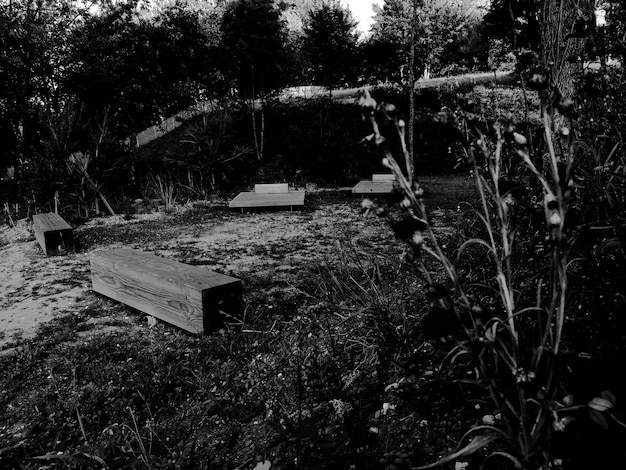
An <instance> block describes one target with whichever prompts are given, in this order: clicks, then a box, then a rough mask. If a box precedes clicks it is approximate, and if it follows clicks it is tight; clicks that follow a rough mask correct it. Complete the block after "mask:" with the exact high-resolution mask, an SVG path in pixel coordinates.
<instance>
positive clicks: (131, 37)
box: [66, 3, 219, 140]
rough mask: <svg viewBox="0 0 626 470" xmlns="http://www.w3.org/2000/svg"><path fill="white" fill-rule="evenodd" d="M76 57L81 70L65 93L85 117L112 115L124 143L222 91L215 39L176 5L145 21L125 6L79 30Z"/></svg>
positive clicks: (74, 45)
mask: <svg viewBox="0 0 626 470" xmlns="http://www.w3.org/2000/svg"><path fill="white" fill-rule="evenodd" d="M72 54H73V55H74V56H75V58H76V60H77V61H79V65H78V66H76V67H74V68H73V73H72V74H71V76H70V78H69V80H68V83H67V85H66V89H67V90H68V92H71V93H73V94H74V95H76V96H77V97H78V99H79V100H80V102H81V103H83V105H84V106H85V113H86V114H87V117H88V118H91V119H96V120H98V116H99V115H102V114H103V113H105V112H109V113H110V114H111V116H109V119H110V121H111V123H112V125H113V127H112V129H111V130H110V132H111V133H112V135H113V136H114V137H115V138H116V139H119V140H124V139H125V138H127V137H128V135H129V134H133V133H135V132H139V131H141V130H143V129H145V128H146V127H149V126H151V125H152V124H154V123H155V122H158V121H160V119H163V118H165V117H167V116H170V115H172V114H174V113H175V112H178V111H180V110H182V109H185V108H187V107H188V106H189V105H191V104H195V103H196V102H197V101H199V100H200V99H206V97H207V95H209V94H211V93H213V92H215V91H217V90H219V80H218V81H217V84H216V83H211V81H214V80H215V78H217V75H216V74H215V73H214V71H213V70H214V68H215V66H216V64H215V60H213V63H211V61H212V57H214V54H213V52H212V49H211V47H210V38H209V37H207V35H206V31H205V29H204V27H203V25H202V24H201V23H200V20H199V17H198V15H197V14H196V13H194V12H192V11H188V10H183V9H182V8H180V7H179V6H174V7H172V8H170V9H166V10H164V11H163V12H162V13H160V14H159V15H158V16H156V17H154V18H151V19H140V18H137V13H136V11H135V10H134V9H133V8H132V7H131V6H129V5H128V4H124V3H122V4H120V6H119V7H115V8H113V9H112V10H111V11H109V12H108V13H107V14H105V15H102V16H94V17H91V18H89V20H88V21H87V22H86V24H85V25H84V26H83V27H82V28H80V29H79V30H77V31H76V32H75V34H74V38H73V41H72ZM107 110H108V111H107ZM100 120H101V118H100Z"/></svg>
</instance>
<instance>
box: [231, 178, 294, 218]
mask: <svg viewBox="0 0 626 470" xmlns="http://www.w3.org/2000/svg"><path fill="white" fill-rule="evenodd" d="M305 195H306V191H290V190H289V185H288V184H287V183H276V184H255V185H254V191H244V192H241V193H239V194H238V195H237V196H236V197H235V198H234V199H233V200H231V201H230V202H229V203H228V207H230V208H234V209H241V212H242V213H243V211H244V209H246V208H260V207H289V208H290V209H291V210H293V208H294V207H302V206H304V198H305Z"/></svg>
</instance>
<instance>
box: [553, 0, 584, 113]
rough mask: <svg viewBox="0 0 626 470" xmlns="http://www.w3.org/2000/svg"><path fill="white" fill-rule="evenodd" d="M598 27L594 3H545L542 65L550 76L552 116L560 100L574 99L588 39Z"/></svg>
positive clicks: (561, 0)
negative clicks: (596, 26)
mask: <svg viewBox="0 0 626 470" xmlns="http://www.w3.org/2000/svg"><path fill="white" fill-rule="evenodd" d="M594 26H595V15H594V0H543V4H542V7H541V62H542V65H543V66H544V68H545V70H546V72H547V73H548V77H547V78H548V84H549V86H548V92H547V93H546V94H544V96H543V97H542V99H543V103H542V104H543V105H544V109H546V111H547V112H548V113H549V114H550V115H552V114H553V113H554V107H555V105H557V104H558V102H559V101H560V100H562V99H563V100H567V99H574V98H575V92H576V78H577V77H578V76H579V74H580V73H581V72H582V65H583V64H582V59H583V57H582V56H583V52H584V48H585V44H586V41H587V37H588V35H589V34H591V30H592V29H593V27H594Z"/></svg>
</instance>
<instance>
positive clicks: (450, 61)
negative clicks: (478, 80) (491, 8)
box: [366, 0, 487, 83]
mask: <svg viewBox="0 0 626 470" xmlns="http://www.w3.org/2000/svg"><path fill="white" fill-rule="evenodd" d="M375 12H376V14H375V16H374V24H373V26H372V37H371V38H370V40H369V43H370V45H369V47H367V48H366V51H367V52H368V54H369V55H370V58H369V59H366V61H369V62H374V63H378V62H381V59H380V58H376V54H381V53H382V54H386V55H387V64H388V65H387V66H388V69H389V70H388V72H387V74H386V75H383V76H380V77H376V78H377V79H379V80H389V81H393V82H396V83H401V82H402V81H404V79H405V77H406V74H407V71H406V68H407V67H408V65H407V64H408V50H409V47H410V42H411V28H414V34H415V36H414V41H415V48H416V49H415V54H416V62H415V75H416V76H420V75H421V74H422V73H423V72H424V71H425V70H427V69H428V71H429V73H432V74H446V73H451V72H452V73H455V72H458V71H459V70H461V71H468V70H474V69H476V68H477V67H480V66H483V67H484V63H485V61H486V59H487V45H486V43H484V41H482V40H481V38H480V33H479V28H480V19H481V17H482V11H481V9H480V8H477V7H476V6H475V5H474V4H473V2H472V1H470V0H463V1H453V0H426V1H413V0H386V1H385V2H384V3H383V5H382V7H375ZM376 44H378V45H376ZM372 55H373V57H372Z"/></svg>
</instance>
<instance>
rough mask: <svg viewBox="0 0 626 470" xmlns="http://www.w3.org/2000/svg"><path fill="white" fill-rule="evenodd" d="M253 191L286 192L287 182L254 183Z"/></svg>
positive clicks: (266, 192) (287, 189)
mask: <svg viewBox="0 0 626 470" xmlns="http://www.w3.org/2000/svg"><path fill="white" fill-rule="evenodd" d="M254 192H255V193H262V194H275V193H287V192H289V184H287V183H275V184H255V185H254Z"/></svg>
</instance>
